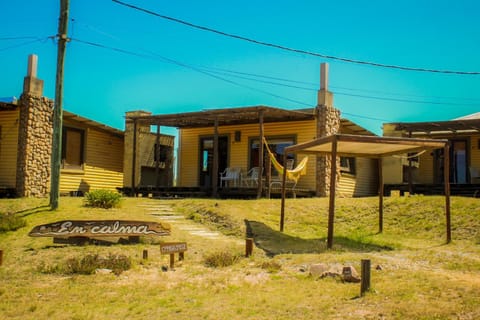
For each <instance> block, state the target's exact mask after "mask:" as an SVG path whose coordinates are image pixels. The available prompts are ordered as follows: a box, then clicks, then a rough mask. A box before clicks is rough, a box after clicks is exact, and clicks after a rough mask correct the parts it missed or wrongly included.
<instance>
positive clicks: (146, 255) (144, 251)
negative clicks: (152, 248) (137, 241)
mask: <svg viewBox="0 0 480 320" xmlns="http://www.w3.org/2000/svg"><path fill="white" fill-rule="evenodd" d="M147 259H148V250H143V260H147Z"/></svg>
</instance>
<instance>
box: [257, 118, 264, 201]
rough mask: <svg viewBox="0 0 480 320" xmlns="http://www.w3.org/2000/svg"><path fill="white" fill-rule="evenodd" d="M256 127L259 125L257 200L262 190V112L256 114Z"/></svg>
mask: <svg viewBox="0 0 480 320" xmlns="http://www.w3.org/2000/svg"><path fill="white" fill-rule="evenodd" d="M258 125H259V139H260V141H259V145H258V153H259V155H258V162H259V163H258V166H259V167H260V176H259V177H258V189H257V199H260V197H261V196H262V190H263V180H262V174H263V172H264V168H265V166H264V161H263V160H264V159H263V138H264V127H263V110H260V111H259V112H258Z"/></svg>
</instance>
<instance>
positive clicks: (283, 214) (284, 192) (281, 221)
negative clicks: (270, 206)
mask: <svg viewBox="0 0 480 320" xmlns="http://www.w3.org/2000/svg"><path fill="white" fill-rule="evenodd" d="M283 163H287V152H286V151H285V152H284V153H283ZM286 184H287V170H286V169H285V168H284V170H283V174H282V203H281V209H280V232H283V225H284V221H285V194H286Z"/></svg>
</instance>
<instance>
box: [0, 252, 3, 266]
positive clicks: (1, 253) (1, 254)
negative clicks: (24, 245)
mask: <svg viewBox="0 0 480 320" xmlns="http://www.w3.org/2000/svg"><path fill="white" fill-rule="evenodd" d="M2 263H3V250H0V266H1V265H2Z"/></svg>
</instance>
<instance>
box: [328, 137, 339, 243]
mask: <svg viewBox="0 0 480 320" xmlns="http://www.w3.org/2000/svg"><path fill="white" fill-rule="evenodd" d="M331 157H332V158H331V169H330V200H329V203H328V237H327V248H328V249H332V247H333V227H334V219H335V190H336V182H337V137H336V136H334V137H333V140H332V153H331Z"/></svg>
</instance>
